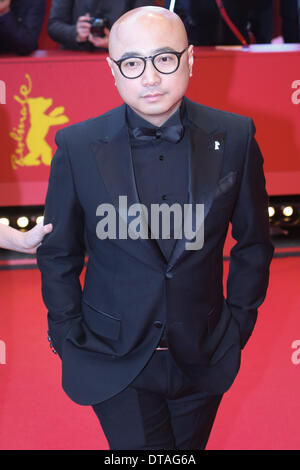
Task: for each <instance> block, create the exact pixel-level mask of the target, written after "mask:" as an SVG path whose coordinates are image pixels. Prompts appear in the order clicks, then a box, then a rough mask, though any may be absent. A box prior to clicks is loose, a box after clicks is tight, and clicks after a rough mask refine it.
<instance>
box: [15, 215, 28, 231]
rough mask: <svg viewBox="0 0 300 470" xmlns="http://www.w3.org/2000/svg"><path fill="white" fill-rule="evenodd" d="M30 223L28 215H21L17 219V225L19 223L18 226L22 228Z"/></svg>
mask: <svg viewBox="0 0 300 470" xmlns="http://www.w3.org/2000/svg"><path fill="white" fill-rule="evenodd" d="M28 224H29V219H28V217H25V216H23V217H19V218H18V219H17V225H18V227H20V228H25V227H27V226H28Z"/></svg>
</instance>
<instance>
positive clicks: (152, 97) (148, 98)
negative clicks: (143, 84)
mask: <svg viewBox="0 0 300 470" xmlns="http://www.w3.org/2000/svg"><path fill="white" fill-rule="evenodd" d="M162 96H163V93H159V92H155V93H146V94H145V95H143V96H142V98H143V99H144V100H146V101H150V102H152V101H157V100H159V99H160V98H161V97H162Z"/></svg>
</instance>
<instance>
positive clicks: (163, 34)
mask: <svg viewBox="0 0 300 470" xmlns="http://www.w3.org/2000/svg"><path fill="white" fill-rule="evenodd" d="M109 55H110V57H108V58H107V62H108V64H109V67H110V69H111V72H112V74H113V77H114V80H115V84H116V86H117V88H118V91H119V93H120V95H121V97H122V98H123V99H124V101H125V102H126V103H127V104H128V105H129V106H130V107H131V108H132V109H133V110H134V111H135V112H136V113H138V114H139V115H140V116H142V117H143V118H144V119H146V120H148V121H149V122H152V123H153V124H155V125H158V126H161V125H162V123H163V122H165V121H166V120H167V119H168V118H169V117H170V116H171V115H172V113H173V112H175V111H176V109H177V108H178V107H179V106H180V103H181V100H182V98H183V96H184V94H185V91H186V88H187V85H188V81H189V77H190V76H191V74H192V66H193V46H188V38H187V34H186V30H185V27H184V24H183V22H182V21H181V19H180V18H179V16H178V15H176V14H175V13H173V12H170V11H169V10H167V9H165V8H159V7H150V6H149V7H141V8H136V9H134V10H130V11H128V12H127V13H125V14H124V15H123V16H121V17H120V18H119V19H118V20H117V21H116V22H115V23H114V25H113V27H112V29H111V31H110V35H109ZM141 58H142V59H143V61H144V64H145V67H144V69H143V70H142V71H141V73H140V74H138V75H137V76H136V77H129V78H128V75H126V73H124V71H125V72H127V71H130V73H131V72H132V71H134V72H135V71H136V70H137V67H139V66H140V64H141ZM150 58H152V60H150ZM154 61H155V62H154ZM151 62H152V63H151ZM138 64H139V65H138ZM174 64H175V66H174V70H173V71H164V70H166V69H165V68H164V67H168V66H171V68H172V66H173V65H174ZM161 69H163V70H161Z"/></svg>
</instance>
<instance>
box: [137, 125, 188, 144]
mask: <svg viewBox="0 0 300 470" xmlns="http://www.w3.org/2000/svg"><path fill="white" fill-rule="evenodd" d="M183 132H184V130H183V126H182V125H181V124H177V125H175V126H168V127H159V128H158V129H154V128H150V127H135V128H134V129H132V134H133V136H134V137H135V138H136V139H139V140H145V141H147V140H148V141H149V140H157V139H163V140H167V141H168V142H174V143H176V142H179V141H180V140H181V139H182V137H183Z"/></svg>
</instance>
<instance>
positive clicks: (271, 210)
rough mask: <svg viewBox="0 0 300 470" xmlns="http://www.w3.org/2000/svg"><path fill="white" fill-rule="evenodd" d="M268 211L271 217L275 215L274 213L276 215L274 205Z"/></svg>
mask: <svg viewBox="0 0 300 470" xmlns="http://www.w3.org/2000/svg"><path fill="white" fill-rule="evenodd" d="M268 211H269V217H273V215H275V209H274V207H273V206H270V207H269V209H268Z"/></svg>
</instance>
